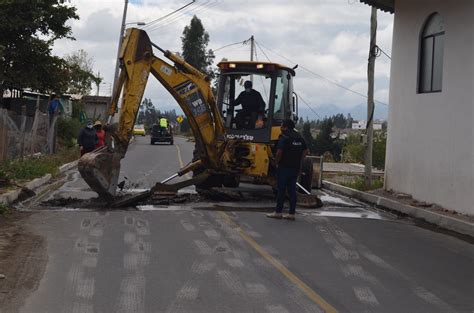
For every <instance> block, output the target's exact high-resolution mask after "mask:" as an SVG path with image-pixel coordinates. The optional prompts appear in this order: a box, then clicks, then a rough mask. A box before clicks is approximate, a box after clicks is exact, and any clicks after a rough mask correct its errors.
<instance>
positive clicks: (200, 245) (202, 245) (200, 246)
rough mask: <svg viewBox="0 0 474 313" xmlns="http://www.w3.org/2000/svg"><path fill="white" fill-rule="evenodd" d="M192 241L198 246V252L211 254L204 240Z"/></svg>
mask: <svg viewBox="0 0 474 313" xmlns="http://www.w3.org/2000/svg"><path fill="white" fill-rule="evenodd" d="M194 243H195V244H196V247H197V248H198V251H199V254H202V255H211V254H212V249H211V247H209V245H208V244H207V243H206V242H205V241H202V240H194Z"/></svg>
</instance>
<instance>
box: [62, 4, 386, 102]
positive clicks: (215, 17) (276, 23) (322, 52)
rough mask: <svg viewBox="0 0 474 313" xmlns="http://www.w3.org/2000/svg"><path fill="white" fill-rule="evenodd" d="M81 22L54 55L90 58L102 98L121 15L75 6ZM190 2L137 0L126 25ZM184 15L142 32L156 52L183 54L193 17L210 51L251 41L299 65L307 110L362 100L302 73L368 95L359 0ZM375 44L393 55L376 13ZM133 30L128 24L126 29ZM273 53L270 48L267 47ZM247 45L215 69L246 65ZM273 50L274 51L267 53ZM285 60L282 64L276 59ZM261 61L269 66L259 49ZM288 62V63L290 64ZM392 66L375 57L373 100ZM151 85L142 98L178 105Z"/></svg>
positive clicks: (197, 10) (104, 7) (224, 53)
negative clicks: (186, 28) (156, 47)
mask: <svg viewBox="0 0 474 313" xmlns="http://www.w3.org/2000/svg"><path fill="white" fill-rule="evenodd" d="M71 2H72V4H73V5H74V6H76V7H77V8H78V14H79V16H80V20H78V21H72V22H71V25H72V28H73V35H74V36H75V37H76V39H77V40H76V41H67V40H60V41H58V42H57V43H56V44H55V47H54V52H55V53H56V54H58V55H61V56H62V55H64V54H68V53H71V52H73V51H75V50H78V49H84V50H86V51H87V52H88V53H89V55H90V56H92V57H93V58H94V60H95V66H94V70H95V71H100V73H101V75H102V76H103V77H104V78H105V79H104V80H105V85H104V87H101V88H102V90H103V91H104V92H109V91H110V84H111V82H112V80H113V73H114V66H115V57H116V53H117V45H118V43H117V40H118V35H119V29H120V22H121V18H122V11H123V1H119V0H115V1H113V0H104V1H97V0H72V1H71ZM188 2H189V1H181V0H180V1H164V0H134V1H131V3H130V4H129V9H128V16H127V22H137V21H146V22H150V21H153V20H155V19H157V18H159V17H161V16H164V15H166V14H168V13H169V12H172V11H173V10H175V9H177V8H179V7H181V6H183V5H185V4H186V3H188ZM182 13H183V14H178V15H177V16H176V17H171V18H168V19H164V20H162V21H160V22H159V23H155V24H154V25H151V26H148V27H145V30H147V31H148V32H149V36H150V38H151V40H152V41H153V42H155V43H157V44H158V45H160V46H161V47H163V48H165V49H168V50H171V51H180V50H181V35H182V31H183V28H184V26H186V25H187V24H188V23H189V21H190V19H191V17H192V15H193V14H196V15H197V16H198V17H199V18H200V19H201V20H202V22H203V25H204V27H205V29H206V30H207V31H208V32H209V35H210V43H209V48H213V49H216V48H219V47H222V46H224V45H227V44H230V43H234V42H239V41H243V40H245V39H248V38H249V37H250V36H251V35H254V36H255V39H256V41H257V43H259V44H260V46H261V48H262V49H263V50H264V51H265V54H266V55H267V56H268V57H269V58H270V59H271V60H272V61H274V62H278V63H283V64H286V65H288V66H293V65H294V64H296V63H297V64H299V65H300V68H299V69H297V76H296V78H295V89H296V91H297V92H298V93H300V94H301V95H302V96H303V97H304V98H305V99H306V100H307V101H308V102H310V104H311V105H314V106H315V107H317V106H323V105H334V106H336V107H339V108H351V107H354V106H356V105H358V104H361V103H365V102H366V99H364V98H363V97H360V96H358V95H355V94H353V93H351V92H348V91H346V90H344V89H341V88H339V87H336V86H335V85H333V84H330V83H328V82H326V81H325V80H323V79H321V78H319V77H318V76H317V75H314V74H311V73H309V72H308V71H305V70H304V69H302V67H304V68H306V69H308V70H310V71H312V72H314V73H317V74H319V75H322V76H324V77H326V78H328V79H330V80H332V81H335V82H337V83H339V84H342V85H344V86H348V87H351V88H355V89H356V90H357V91H359V92H361V93H362V94H366V93H367V91H366V88H367V87H366V86H367V83H366V75H367V74H366V72H367V54H368V45H369V18H370V7H369V6H366V5H363V4H360V3H359V1H356V0H297V1H286V0H258V1H250V0H235V1H230V0H202V1H201V0H198V1H196V4H195V5H193V6H190V7H188V8H186V9H184V10H182ZM378 18H379V19H378V38H377V39H378V44H379V45H380V47H381V48H382V49H384V51H386V52H387V53H390V51H391V42H392V28H393V16H392V15H389V14H386V13H382V12H379V14H378ZM129 26H132V25H129ZM264 47H266V48H270V49H271V51H270V50H267V49H266V48H264ZM249 49H250V48H249V46H248V45H247V46H245V45H236V46H233V47H230V48H226V49H222V50H219V51H217V52H216V63H217V62H218V61H219V60H221V59H222V58H223V57H226V58H228V59H248V58H249ZM272 51H273V52H272ZM274 52H276V53H278V54H279V55H282V56H285V57H286V58H287V59H284V58H282V57H280V56H279V55H277V54H276V53H274ZM257 55H258V58H259V59H261V60H266V57H265V55H264V53H263V52H262V51H261V50H260V48H257ZM288 59H289V60H291V61H288ZM389 73H390V61H389V60H388V58H386V57H385V56H383V55H382V56H381V57H379V58H377V63H376V98H379V97H380V99H379V100H380V101H383V102H387V101H388V100H387V99H388V92H387V89H388V79H389ZM153 80H154V79H150V80H149V84H148V87H147V90H146V92H145V96H146V97H149V98H151V99H152V101H153V103H155V104H157V105H158V106H160V107H167V108H170V107H177V105H176V104H175V101H174V99H173V98H171V97H170V95H169V94H168V92H167V91H166V90H164V88H163V87H161V86H160V85H159V83H157V82H152V81H153Z"/></svg>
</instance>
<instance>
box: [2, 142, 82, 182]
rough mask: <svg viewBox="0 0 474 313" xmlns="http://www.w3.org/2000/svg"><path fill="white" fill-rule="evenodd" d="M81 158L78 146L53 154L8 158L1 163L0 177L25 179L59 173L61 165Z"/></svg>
mask: <svg viewBox="0 0 474 313" xmlns="http://www.w3.org/2000/svg"><path fill="white" fill-rule="evenodd" d="M78 158H79V152H78V150H77V148H70V149H64V150H61V151H59V152H58V153H55V154H52V155H41V156H39V157H26V158H23V159H14V160H7V161H5V162H3V163H2V164H0V178H3V179H4V180H5V181H15V182H19V181H25V180H31V179H34V178H38V177H41V176H44V175H46V174H52V175H53V176H55V175H57V174H58V173H59V166H61V165H62V164H65V163H68V162H72V161H74V160H76V159H78Z"/></svg>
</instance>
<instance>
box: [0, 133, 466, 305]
mask: <svg viewBox="0 0 474 313" xmlns="http://www.w3.org/2000/svg"><path fill="white" fill-rule="evenodd" d="M175 142H176V146H167V145H163V146H150V145H149V142H148V138H147V137H145V138H138V139H137V140H136V141H135V143H134V144H133V146H132V148H131V149H130V152H129V153H128V154H127V157H126V159H125V160H124V162H123V168H122V175H123V176H126V177H127V178H128V181H129V187H130V188H132V189H134V188H136V189H140V188H144V187H149V186H150V185H152V184H153V183H154V182H155V181H158V180H160V179H163V178H165V177H167V176H169V175H171V174H172V173H174V170H175V169H176V168H178V167H179V165H180V164H181V163H186V162H188V161H189V160H190V158H191V152H192V145H191V144H190V143H187V142H185V141H184V140H183V139H179V138H178V139H177V140H176V141H175ZM178 151H180V154H181V157H180V156H179V155H178ZM180 158H181V161H180ZM69 179H70V181H68V182H67V183H65V184H64V185H63V186H62V187H61V188H59V189H58V190H57V191H56V192H51V193H49V194H48V195H47V196H46V197H45V198H43V199H47V198H54V197H59V196H74V197H77V196H81V197H83V198H87V197H91V196H94V194H93V193H90V192H89V193H88V192H86V189H87V188H85V186H84V184H83V182H81V180H80V179H78V178H77V176H76V174H75V173H74V172H71V173H70V175H69ZM258 192H259V194H261V195H262V196H263V195H264V193H266V192H268V190H266V189H265V188H261V189H258ZM323 200H324V201H325V203H326V204H325V206H324V207H323V208H322V209H321V210H302V209H300V210H299V213H300V214H299V215H298V216H297V221H295V222H289V221H282V220H270V219H267V218H265V217H264V216H263V213H261V212H255V211H248V210H247V211H246V210H245V209H243V208H245V205H248V203H247V202H243V203H242V204H239V203H233V204H229V203H221V204H220V205H221V208H224V209H225V208H227V210H223V211H215V210H197V209H196V207H197V205H196V204H192V203H191V204H181V205H179V206H176V205H173V206H163V205H161V206H148V207H146V208H145V207H144V208H142V209H146V210H143V211H137V210H121V211H112V210H91V211H88V210H71V211H64V210H59V211H54V210H44V209H42V208H41V207H38V209H39V210H38V211H37V212H36V213H33V214H31V213H28V214H31V215H29V216H28V217H27V219H26V220H25V223H26V225H27V226H28V229H29V230H30V231H31V232H32V233H34V234H36V235H39V236H41V238H43V239H44V241H45V243H46V244H44V245H43V246H42V247H39V248H38V249H43V250H44V253H37V254H35V255H40V256H42V257H38V264H44V266H42V268H41V269H40V270H41V271H42V272H43V271H44V273H43V275H42V278H41V280H40V281H39V284H38V286H37V288H36V287H35V284H33V283H32V284H31V286H25V288H24V289H27V290H28V291H29V292H30V293H29V294H28V295H27V296H25V297H24V298H23V297H22V299H16V301H15V302H13V303H14V305H11V306H10V307H8V308H7V309H8V311H6V310H5V309H4V311H1V310H0V312H25V313H33V312H34V313H46V312H48V313H55V312H61V313H63V312H73V313H92V312H104V313H105V312H133V313H139V312H216V313H217V312H272V313H273V312H275V313H280V312H430V313H431V312H471V313H472V312H473V311H474V297H473V290H474V272H473V270H472V264H474V249H473V245H472V243H469V242H467V241H465V240H461V239H458V238H456V237H453V236H450V235H447V234H443V233H438V232H435V231H433V230H431V229H427V228H423V227H419V226H417V225H416V224H414V223H413V222H412V221H410V220H408V219H399V218H397V217H395V216H392V215H390V214H387V213H383V212H379V211H376V210H373V209H371V208H367V207H365V206H364V205H362V204H360V203H357V202H354V201H351V200H349V199H346V198H343V197H340V196H337V195H334V194H330V193H324V194H323ZM262 206H263V205H262ZM233 208H237V209H240V210H234V209H233ZM242 209H243V211H242ZM46 256H47V257H46ZM35 288H36V289H35ZM29 289H35V290H33V291H31V290H29ZM23 291H24V290H23Z"/></svg>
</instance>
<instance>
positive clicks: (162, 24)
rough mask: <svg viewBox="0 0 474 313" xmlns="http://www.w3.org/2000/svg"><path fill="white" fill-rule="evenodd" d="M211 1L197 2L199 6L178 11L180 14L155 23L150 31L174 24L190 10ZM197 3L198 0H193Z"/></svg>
mask: <svg viewBox="0 0 474 313" xmlns="http://www.w3.org/2000/svg"><path fill="white" fill-rule="evenodd" d="M210 1H211V0H207V1H206V2H205V3H201V4H197V6H194V7H189V8H188V9H187V10H181V11H180V12H178V14H176V15H174V16H171V17H170V18H169V19H167V20H162V21H159V22H158V23H156V24H155V25H153V27H151V28H150V29H149V30H148V31H149V32H152V31H155V30H157V29H160V28H164V27H165V26H168V25H170V24H173V23H174V22H176V21H177V20H179V19H181V18H182V17H183V16H185V15H186V14H188V13H190V12H192V11H194V10H196V9H198V8H200V7H202V6H204V5H207V4H208V3H209V2H210ZM195 3H197V2H196V0H193V2H192V4H195Z"/></svg>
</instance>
